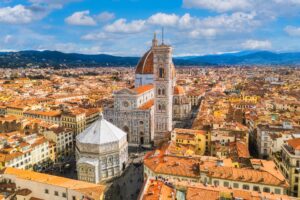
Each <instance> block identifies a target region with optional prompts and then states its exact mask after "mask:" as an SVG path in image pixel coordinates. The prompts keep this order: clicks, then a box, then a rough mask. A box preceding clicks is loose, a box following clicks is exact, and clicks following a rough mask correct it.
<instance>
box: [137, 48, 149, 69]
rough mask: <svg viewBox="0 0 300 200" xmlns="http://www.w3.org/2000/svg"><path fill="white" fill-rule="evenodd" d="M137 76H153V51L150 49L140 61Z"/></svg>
mask: <svg viewBox="0 0 300 200" xmlns="http://www.w3.org/2000/svg"><path fill="white" fill-rule="evenodd" d="M135 73H136V74H153V51H152V49H150V50H149V51H147V52H146V53H145V54H144V55H143V56H142V58H141V59H140V60H139V62H138V64H137V66H136V70H135Z"/></svg>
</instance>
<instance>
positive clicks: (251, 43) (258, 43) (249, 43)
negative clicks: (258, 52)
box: [242, 40, 272, 49]
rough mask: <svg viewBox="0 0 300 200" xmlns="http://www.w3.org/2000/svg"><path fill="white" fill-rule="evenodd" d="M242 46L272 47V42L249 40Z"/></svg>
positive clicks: (246, 47)
mask: <svg viewBox="0 0 300 200" xmlns="http://www.w3.org/2000/svg"><path fill="white" fill-rule="evenodd" d="M242 47H243V48H245V49H271V48H272V43H271V42H270V41H269V40H247V41H246V42H244V43H243V44H242Z"/></svg>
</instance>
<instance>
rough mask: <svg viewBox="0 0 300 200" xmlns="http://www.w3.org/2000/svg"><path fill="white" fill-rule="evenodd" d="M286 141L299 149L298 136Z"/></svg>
mask: <svg viewBox="0 0 300 200" xmlns="http://www.w3.org/2000/svg"><path fill="white" fill-rule="evenodd" d="M287 143H288V145H290V146H291V147H293V149H295V150H300V138H296V139H291V140H288V141H287Z"/></svg>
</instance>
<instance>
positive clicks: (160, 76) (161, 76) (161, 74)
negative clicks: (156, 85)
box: [159, 68, 165, 78]
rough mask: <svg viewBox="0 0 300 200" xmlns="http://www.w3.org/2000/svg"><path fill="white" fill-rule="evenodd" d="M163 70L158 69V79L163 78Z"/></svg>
mask: <svg viewBox="0 0 300 200" xmlns="http://www.w3.org/2000/svg"><path fill="white" fill-rule="evenodd" d="M164 76H165V70H164V69H163V68H159V78H164Z"/></svg>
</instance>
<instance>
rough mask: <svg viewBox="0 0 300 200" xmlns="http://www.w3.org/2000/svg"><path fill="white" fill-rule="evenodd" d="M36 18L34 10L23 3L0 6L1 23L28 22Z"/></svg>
mask: <svg viewBox="0 0 300 200" xmlns="http://www.w3.org/2000/svg"><path fill="white" fill-rule="evenodd" d="M33 20H35V15H34V13H33V12H32V10H30V9H28V8H27V7H25V6H23V5H16V6H14V7H3V8H0V23H7V24H27V23H30V22H32V21H33Z"/></svg>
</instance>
